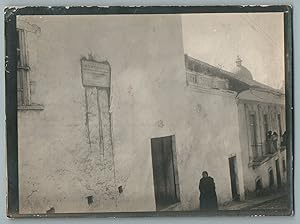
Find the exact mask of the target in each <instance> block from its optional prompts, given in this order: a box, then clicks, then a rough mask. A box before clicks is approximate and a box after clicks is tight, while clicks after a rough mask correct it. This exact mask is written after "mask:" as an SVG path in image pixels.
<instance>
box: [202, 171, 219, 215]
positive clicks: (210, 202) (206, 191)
mask: <svg viewBox="0 0 300 224" xmlns="http://www.w3.org/2000/svg"><path fill="white" fill-rule="evenodd" d="M199 191H200V198H199V199H200V209H210V210H217V209H218V200H217V194H216V187H215V182H214V179H213V178H212V177H209V176H208V173H207V172H206V171H203V172H202V178H201V179H200V183H199Z"/></svg>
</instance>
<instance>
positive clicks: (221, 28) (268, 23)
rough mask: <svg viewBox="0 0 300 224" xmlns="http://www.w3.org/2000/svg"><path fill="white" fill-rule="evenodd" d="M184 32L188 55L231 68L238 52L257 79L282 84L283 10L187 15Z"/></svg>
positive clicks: (184, 42)
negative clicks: (280, 11)
mask: <svg viewBox="0 0 300 224" xmlns="http://www.w3.org/2000/svg"><path fill="white" fill-rule="evenodd" d="M182 31H183V45H184V51H185V53H186V54H188V55H189V56H192V57H194V58H196V59H199V60H201V61H204V62H206V63H209V64H211V65H214V66H218V67H222V68H223V69H224V70H227V71H232V70H233V68H234V67H235V61H236V58H237V56H238V55H239V56H240V58H241V59H242V65H243V66H245V67H246V68H248V69H249V70H250V72H251V73H252V76H253V78H254V79H255V80H256V81H259V82H262V83H264V84H267V85H269V86H272V87H274V88H280V87H281V86H282V83H283V82H284V45H283V43H284V24H283V13H243V14H241V13H231V14H229V13H218V14H216V13H211V14H197V15H196V14H194V15H192V14H185V15H182Z"/></svg>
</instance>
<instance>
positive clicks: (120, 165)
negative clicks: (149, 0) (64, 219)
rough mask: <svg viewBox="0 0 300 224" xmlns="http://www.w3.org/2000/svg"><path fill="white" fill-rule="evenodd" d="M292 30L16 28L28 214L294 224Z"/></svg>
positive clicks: (75, 23)
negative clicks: (288, 54)
mask: <svg viewBox="0 0 300 224" xmlns="http://www.w3.org/2000/svg"><path fill="white" fill-rule="evenodd" d="M284 24H285V23H284V13H283V12H272V13H271V12H268V13H264V12H261V13H259V12H255V13H254V12H253V13H193V14H188V13H182V14H138V15H131V14H128V15H121V14H119V15H118V14H114V15H18V16H16V30H17V42H16V43H17V44H16V45H17V46H16V48H17V49H16V50H17V74H16V75H17V136H18V143H17V144H18V164H17V166H18V193H19V197H18V207H19V213H20V214H23V215H33V214H56V213H58V214H61V213H111V212H116V213H118V212H165V211H166V212H170V211H171V212H184V211H190V212H200V213H201V212H203V213H205V212H211V211H216V212H217V211H252V212H255V211H256V210H257V211H258V210H259V211H264V210H268V211H287V212H286V213H285V214H290V215H291V214H292V212H291V211H292V207H291V202H290V198H291V195H292V192H291V188H290V184H291V180H290V179H289V178H290V177H289V172H290V171H289V169H290V165H289V164H290V162H291V161H290V158H289V156H288V154H289V151H288V150H289V148H288V147H287V139H288V134H287V118H286V116H287V114H286V109H287V108H286V82H285V79H286V70H285V69H286V68H285V64H286V62H285V39H284V38H285V32H284V30H285V29H284V26H285V25H284ZM289 211H290V212H289Z"/></svg>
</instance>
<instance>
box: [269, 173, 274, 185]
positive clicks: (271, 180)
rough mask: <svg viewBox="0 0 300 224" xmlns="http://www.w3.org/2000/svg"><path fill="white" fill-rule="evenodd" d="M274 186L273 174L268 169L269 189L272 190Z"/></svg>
mask: <svg viewBox="0 0 300 224" xmlns="http://www.w3.org/2000/svg"><path fill="white" fill-rule="evenodd" d="M273 186H274V174H273V170H272V169H269V187H270V188H272V187H273Z"/></svg>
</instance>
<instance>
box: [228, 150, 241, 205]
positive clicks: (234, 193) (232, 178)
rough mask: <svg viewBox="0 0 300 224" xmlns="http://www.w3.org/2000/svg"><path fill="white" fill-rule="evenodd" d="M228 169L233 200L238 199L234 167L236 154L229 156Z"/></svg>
mask: <svg viewBox="0 0 300 224" xmlns="http://www.w3.org/2000/svg"><path fill="white" fill-rule="evenodd" d="M229 171H230V181H231V193H232V199H233V200H239V199H240V198H239V193H238V176H237V167H236V156H233V157H230V158H229Z"/></svg>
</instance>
